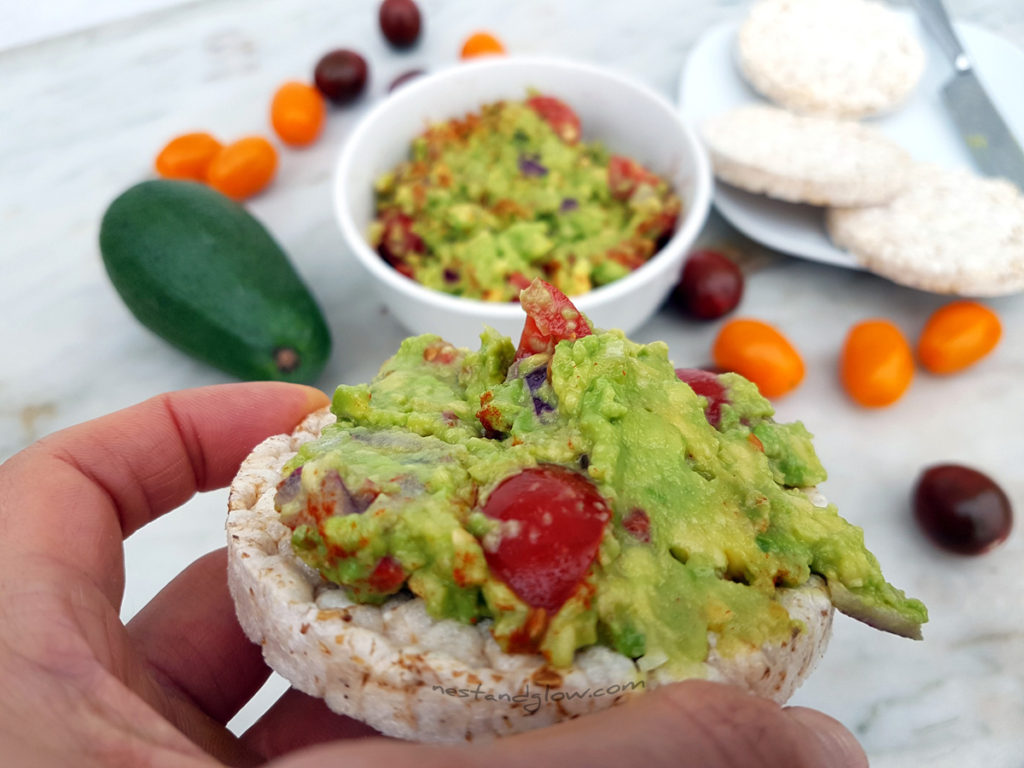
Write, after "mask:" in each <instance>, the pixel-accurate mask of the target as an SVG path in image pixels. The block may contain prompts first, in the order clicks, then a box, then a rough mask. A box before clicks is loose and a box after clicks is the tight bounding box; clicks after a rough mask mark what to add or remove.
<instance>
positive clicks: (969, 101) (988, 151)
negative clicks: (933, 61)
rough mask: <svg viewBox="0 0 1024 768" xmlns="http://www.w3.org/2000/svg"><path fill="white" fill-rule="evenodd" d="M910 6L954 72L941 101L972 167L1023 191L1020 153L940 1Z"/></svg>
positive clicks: (1023, 167)
mask: <svg viewBox="0 0 1024 768" xmlns="http://www.w3.org/2000/svg"><path fill="white" fill-rule="evenodd" d="M913 5H914V7H915V8H916V9H917V13H918V15H919V17H920V18H921V21H922V23H923V24H924V26H925V28H927V29H928V31H929V32H931V34H932V36H933V37H934V38H935V41H936V42H937V43H938V44H939V48H941V49H942V52H943V54H945V55H946V57H947V58H948V59H949V61H950V62H951V63H952V65H953V68H954V69H955V70H956V73H955V74H954V75H953V77H952V79H951V80H949V82H947V83H946V84H945V85H944V86H943V87H942V100H943V101H944V102H945V104H946V109H948V110H949V112H950V114H951V115H952V116H953V121H954V122H955V123H956V126H957V128H958V129H959V132H960V136H961V137H962V138H963V140H964V143H965V144H966V145H967V149H968V151H969V152H970V153H971V157H973V158H974V163H975V165H977V167H978V168H979V169H980V170H981V171H982V173H984V174H985V175H986V176H1000V177H1002V178H1004V179H1009V180H1010V181H1012V182H1013V183H1014V184H1016V185H1017V187H1018V188H1019V189H1021V190H1024V152H1022V151H1021V148H1020V145H1019V144H1018V143H1017V140H1016V139H1015V138H1014V137H1013V134H1012V133H1010V129H1009V128H1008V127H1007V126H1006V123H1005V122H1004V121H1003V118H1002V117H1001V116H1000V114H999V112H998V110H997V109H996V107H995V105H994V104H993V103H992V100H991V99H990V98H989V97H988V94H987V93H985V89H984V88H983V87H982V85H981V82H980V81H979V80H978V75H977V74H976V73H975V71H974V64H973V63H972V62H971V59H970V57H969V56H968V55H967V53H966V52H965V51H964V49H963V46H962V45H961V44H960V40H959V39H958V38H957V36H956V32H954V31H953V25H952V24H951V23H950V20H949V15H948V14H947V13H946V9H945V7H943V5H942V0H913Z"/></svg>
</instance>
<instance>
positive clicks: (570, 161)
mask: <svg viewBox="0 0 1024 768" xmlns="http://www.w3.org/2000/svg"><path fill="white" fill-rule="evenodd" d="M580 131H581V128H580V122H579V118H578V117H576V115H575V113H574V112H573V111H572V110H571V109H570V108H569V107H568V106H566V105H565V104H563V103H562V102H561V101H559V100H557V99H554V98H552V97H550V96H540V95H533V96H531V97H530V98H528V99H527V100H526V101H525V102H512V101H507V102H498V103H495V104H488V105H486V106H484V107H482V108H481V110H480V112H479V113H478V114H470V115H467V116H466V117H465V118H464V119H462V120H449V121H447V122H443V123H439V124H436V125H432V126H430V127H429V128H428V129H427V131H426V132H425V133H424V134H423V135H421V136H419V137H418V138H416V139H415V140H414V141H413V143H412V154H411V159H410V160H408V161H407V162H403V163H402V164H401V165H399V166H398V167H397V168H395V169H394V170H393V171H391V172H389V173H385V174H384V175H382V176H381V177H380V178H379V179H378V180H377V183H376V196H377V203H376V211H377V216H376V220H375V221H374V223H373V225H372V226H371V228H370V241H371V243H372V245H373V246H374V247H375V248H376V249H377V251H378V252H379V253H380V254H381V256H382V257H383V258H384V259H385V260H386V261H387V262H388V263H390V264H391V265H392V266H394V268H395V269H397V270H398V271H399V272H401V273H402V274H404V275H406V276H407V277H410V278H412V279H414V280H416V281H418V282H420V283H422V284H424V285H426V286H429V287H431V288H435V289H437V290H441V291H445V292H447V293H451V294H454V295H456V296H465V297H468V298H474V299H484V300H490V301H512V300H515V299H517V298H518V296H519V291H520V290H522V289H523V288H525V287H526V286H527V285H529V283H530V281H531V280H533V279H534V278H537V277H540V278H543V279H545V280H547V281H548V282H550V283H552V284H553V285H555V286H556V287H557V288H559V289H560V290H561V291H562V292H563V293H566V294H568V295H570V296H573V295H577V294H581V293H585V292H586V291H589V290H590V289H591V288H594V287H596V286H601V285H604V284H606V283H610V282H612V281H613V280H617V279H619V278H620V277H623V276H625V275H627V274H629V272H630V271H632V270H634V269H636V268H637V267H639V266H641V265H642V264H644V263H645V262H646V261H647V260H648V259H649V258H650V257H651V256H652V255H653V254H654V253H655V251H656V250H657V249H658V248H659V247H660V245H661V244H662V242H663V241H664V240H666V239H667V238H668V237H669V236H671V233H672V231H673V230H674V228H675V223H676V220H677V218H678V216H679V214H680V211H681V208H682V205H681V203H680V200H679V198H678V197H677V196H676V195H675V194H673V193H672V190H671V189H670V188H669V185H668V184H667V183H666V182H665V181H664V180H663V179H661V178H659V177H658V176H656V175H655V174H653V173H651V172H650V171H648V170H646V169H645V168H644V167H643V166H641V165H640V164H638V163H636V162H634V161H633V160H630V159H629V158H626V157H623V156H620V155H612V154H609V153H608V151H607V150H606V149H604V147H602V146H601V145H600V144H597V143H592V142H584V141H581V140H580Z"/></svg>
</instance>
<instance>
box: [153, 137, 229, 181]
mask: <svg viewBox="0 0 1024 768" xmlns="http://www.w3.org/2000/svg"><path fill="white" fill-rule="evenodd" d="M220 150H221V143H220V142H219V141H217V140H216V139H215V138H213V136H211V135H210V134H208V133H185V134H182V135H181V136H177V137H175V138H173V139H171V140H170V141H169V142H168V143H167V146H165V147H164V148H163V149H161V150H160V154H159V155H157V156H156V163H155V165H156V172H157V173H158V174H160V175H161V176H163V177H164V178H165V179H193V180H194V181H204V180H205V179H206V169H207V168H208V167H209V166H210V162H211V161H212V160H213V158H214V157H215V156H216V154H217V153H218V152H220Z"/></svg>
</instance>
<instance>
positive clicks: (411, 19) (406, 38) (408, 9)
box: [380, 0, 421, 48]
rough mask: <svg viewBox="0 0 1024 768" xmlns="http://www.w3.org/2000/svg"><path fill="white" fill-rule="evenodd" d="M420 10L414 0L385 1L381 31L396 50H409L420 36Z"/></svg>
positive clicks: (381, 7) (382, 6)
mask: <svg viewBox="0 0 1024 768" xmlns="http://www.w3.org/2000/svg"><path fill="white" fill-rule="evenodd" d="M420 24H421V20H420V9H419V7H417V5H416V3H414V2H413V0H384V2H383V3H381V4H380V31H381V32H383V33H384V37H386V38H387V40H388V42H389V43H391V44H392V45H393V46H395V47H396V48H408V47H409V46H410V45H412V44H413V43H415V42H416V38H418V37H419V36H420Z"/></svg>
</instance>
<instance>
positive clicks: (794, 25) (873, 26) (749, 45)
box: [737, 0, 925, 118]
mask: <svg viewBox="0 0 1024 768" xmlns="http://www.w3.org/2000/svg"><path fill="white" fill-rule="evenodd" d="M737 56H738V59H739V67H740V70H741V71H742V73H743V75H744V77H746V79H747V81H748V82H749V83H750V84H751V85H752V86H753V87H754V89H756V90H757V91H758V92H760V93H761V94H763V95H764V96H766V97H767V98H769V99H771V100H772V101H774V102H776V103H777V104H779V105H781V106H784V107H786V108H788V109H792V110H794V111H797V112H803V113H806V114H820V115H831V116H833V117H847V118H859V117H865V116H868V115H873V114H877V113H880V112H887V111H890V110H892V109H894V108H896V107H897V106H899V105H900V104H901V103H903V101H904V100H905V99H906V98H907V96H908V95H909V94H910V92H911V91H912V90H913V89H914V86H915V85H917V82H918V80H920V78H921V74H922V73H923V72H924V65H925V54H924V50H923V49H922V47H921V44H920V42H919V41H918V39H917V37H916V35H915V34H914V31H913V30H912V28H911V26H910V25H909V24H908V23H906V21H905V20H904V19H902V18H901V17H900V16H899V15H897V14H896V13H894V12H893V11H892V10H891V9H889V8H888V7H886V6H885V5H884V4H883V3H880V2H873V0H758V2H756V3H754V5H753V7H752V8H751V9H750V12H749V14H748V15H747V18H746V20H745V21H744V23H743V24H742V26H741V27H740V31H739V38H738V42H737Z"/></svg>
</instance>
